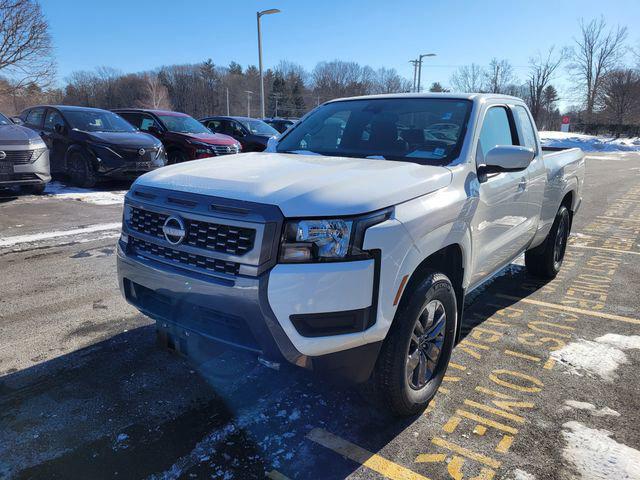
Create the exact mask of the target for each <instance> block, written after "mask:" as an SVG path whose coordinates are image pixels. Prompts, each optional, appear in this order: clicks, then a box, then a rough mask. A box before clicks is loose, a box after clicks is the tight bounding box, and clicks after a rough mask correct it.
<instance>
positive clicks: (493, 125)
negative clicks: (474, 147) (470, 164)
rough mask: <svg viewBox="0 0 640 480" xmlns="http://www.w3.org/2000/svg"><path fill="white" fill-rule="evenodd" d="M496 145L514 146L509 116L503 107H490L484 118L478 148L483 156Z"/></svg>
mask: <svg viewBox="0 0 640 480" xmlns="http://www.w3.org/2000/svg"><path fill="white" fill-rule="evenodd" d="M498 145H514V141H513V136H512V134H511V124H510V122H509V115H508V114H507V109H506V108H505V107H491V108H490V109H489V110H488V111H487V114H486V115H485V116H484V122H483V124H482V130H481V131H480V143H479V148H480V150H481V151H482V155H483V156H485V155H486V154H487V153H488V152H489V150H491V149H492V148H493V147H496V146H498Z"/></svg>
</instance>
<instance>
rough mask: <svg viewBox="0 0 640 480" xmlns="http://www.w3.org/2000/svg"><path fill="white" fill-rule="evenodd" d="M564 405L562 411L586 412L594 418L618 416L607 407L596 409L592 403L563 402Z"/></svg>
mask: <svg viewBox="0 0 640 480" xmlns="http://www.w3.org/2000/svg"><path fill="white" fill-rule="evenodd" d="M564 404H565V407H564V408H563V409H565V410H586V411H588V412H589V413H591V415H593V416H594V417H606V416H608V415H609V416H612V417H619V416H620V414H619V413H618V412H616V411H615V410H613V409H611V408H609V407H602V408H600V409H598V408H596V406H595V405H594V404H593V403H588V402H578V401H576V400H565V402H564Z"/></svg>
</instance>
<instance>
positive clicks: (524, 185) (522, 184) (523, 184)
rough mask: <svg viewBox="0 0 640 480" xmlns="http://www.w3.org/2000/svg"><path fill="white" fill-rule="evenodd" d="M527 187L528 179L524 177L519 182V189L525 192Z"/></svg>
mask: <svg viewBox="0 0 640 480" xmlns="http://www.w3.org/2000/svg"><path fill="white" fill-rule="evenodd" d="M526 188H527V179H526V178H524V177H522V178H521V179H520V181H519V182H518V191H519V192H524V191H525V190H526Z"/></svg>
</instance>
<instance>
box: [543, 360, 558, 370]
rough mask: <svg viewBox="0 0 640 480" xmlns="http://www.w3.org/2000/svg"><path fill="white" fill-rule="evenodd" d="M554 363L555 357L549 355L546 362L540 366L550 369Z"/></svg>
mask: <svg viewBox="0 0 640 480" xmlns="http://www.w3.org/2000/svg"><path fill="white" fill-rule="evenodd" d="M555 364H556V360H555V358H553V357H549V359H548V360H547V361H546V362H544V365H543V366H542V368H544V369H545V370H551V369H552V368H553V366H554V365H555Z"/></svg>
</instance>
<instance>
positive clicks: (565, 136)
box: [540, 132, 640, 152]
mask: <svg viewBox="0 0 640 480" xmlns="http://www.w3.org/2000/svg"><path fill="white" fill-rule="evenodd" d="M540 141H541V142H542V145H544V146H545V147H560V148H574V147H577V148H581V149H582V150H584V151H585V152H640V137H636V138H618V139H616V138H611V137H595V136H593V135H583V134H581V133H573V132H540Z"/></svg>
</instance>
